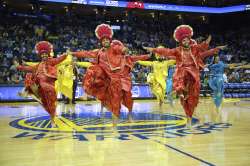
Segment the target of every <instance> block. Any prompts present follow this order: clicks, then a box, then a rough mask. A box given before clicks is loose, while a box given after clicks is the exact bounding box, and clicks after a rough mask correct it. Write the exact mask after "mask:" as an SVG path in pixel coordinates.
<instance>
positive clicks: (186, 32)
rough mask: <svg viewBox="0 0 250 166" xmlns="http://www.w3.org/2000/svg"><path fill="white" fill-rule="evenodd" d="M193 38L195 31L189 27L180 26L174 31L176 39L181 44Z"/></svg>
mask: <svg viewBox="0 0 250 166" xmlns="http://www.w3.org/2000/svg"><path fill="white" fill-rule="evenodd" d="M192 36H193V29H192V27H190V26H189V25H180V26H178V27H177V28H176V29H175V31H174V39H175V40H176V41H177V42H181V41H182V40H183V39H184V38H186V37H188V38H191V37H192Z"/></svg>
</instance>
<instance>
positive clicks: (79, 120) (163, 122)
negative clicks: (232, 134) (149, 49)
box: [10, 112, 231, 141]
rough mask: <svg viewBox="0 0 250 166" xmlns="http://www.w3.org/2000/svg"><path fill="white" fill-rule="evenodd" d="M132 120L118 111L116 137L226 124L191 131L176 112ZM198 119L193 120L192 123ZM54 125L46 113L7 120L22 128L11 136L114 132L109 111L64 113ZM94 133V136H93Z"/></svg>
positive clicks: (178, 133)
mask: <svg viewBox="0 0 250 166" xmlns="http://www.w3.org/2000/svg"><path fill="white" fill-rule="evenodd" d="M133 118H134V119H133V121H132V122H128V120H127V118H126V114H121V120H120V121H119V124H118V126H117V130H118V133H117V135H116V136H115V137H116V138H117V139H119V140H131V139H133V138H135V137H136V139H150V138H151V137H165V138H176V137H183V136H187V135H190V134H208V133H211V132H213V131H221V130H222V129H224V128H228V127H230V126H231V124H228V123H217V124H212V123H206V124H203V125H198V126H196V127H195V128H194V130H188V129H186V128H184V127H185V124H186V118H185V117H183V116H182V115H175V114H169V113H166V114H156V113H135V114H134V116H133ZM197 122H198V120H197V119H194V120H193V123H197ZM56 124H57V128H52V127H51V122H50V119H49V116H39V117H29V118H22V119H17V120H14V121H12V122H10V126H12V127H15V128H18V129H22V130H24V132H23V133H20V134H18V135H16V136H14V138H22V137H31V138H32V139H35V140H37V139H42V138H47V139H50V138H52V139H55V137H58V136H59V138H60V139H63V138H66V137H67V138H69V137H71V138H73V139H78V140H79V141H90V140H91V139H93V138H94V139H95V140H98V141H100V140H104V139H106V138H110V137H112V135H113V130H112V129H113V128H112V119H111V113H110V112H105V114H100V115H98V116H97V115H96V114H94V113H91V112H85V113H81V114H70V113H66V114H63V115H61V116H60V117H58V118H56ZM93 136H94V137H93Z"/></svg>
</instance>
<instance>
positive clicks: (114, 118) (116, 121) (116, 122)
mask: <svg viewBox="0 0 250 166" xmlns="http://www.w3.org/2000/svg"><path fill="white" fill-rule="evenodd" d="M112 121H113V127H114V128H116V127H117V124H118V121H119V118H118V117H117V116H116V115H114V114H112Z"/></svg>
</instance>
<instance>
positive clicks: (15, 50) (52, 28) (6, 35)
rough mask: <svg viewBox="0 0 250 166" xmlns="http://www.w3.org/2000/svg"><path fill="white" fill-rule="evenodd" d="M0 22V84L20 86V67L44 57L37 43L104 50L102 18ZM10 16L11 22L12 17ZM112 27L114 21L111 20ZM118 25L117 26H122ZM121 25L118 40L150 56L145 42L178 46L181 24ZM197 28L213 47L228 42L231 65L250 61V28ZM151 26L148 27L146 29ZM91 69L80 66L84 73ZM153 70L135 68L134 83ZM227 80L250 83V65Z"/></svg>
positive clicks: (225, 54) (225, 56)
mask: <svg viewBox="0 0 250 166" xmlns="http://www.w3.org/2000/svg"><path fill="white" fill-rule="evenodd" d="M4 18H5V19H1V21H0V84H19V83H22V82H23V80H24V73H21V72H18V71H17V70H16V66H17V65H18V64H19V63H20V62H22V61H32V62H33V61H39V57H38V56H37V55H36V53H35V50H34V46H35V44H36V42H38V41H41V40H48V41H50V42H51V43H52V44H53V45H54V52H55V55H59V54H62V53H63V52H65V51H66V49H68V48H70V49H71V50H72V51H76V50H91V49H95V48H99V43H98V40H97V38H96V37H95V34H94V30H95V27H96V25H98V24H100V23H103V22H104V21H103V20H102V19H100V20H98V19H97V20H95V21H93V20H92V21H91V20H90V19H91V18H89V20H88V18H77V17H74V18H72V17H68V18H67V17H60V16H54V17H53V18H52V19H50V20H46V19H39V18H29V17H18V16H13V15H10V14H8V15H5V16H4ZM6 20H7V21H6ZM111 25H112V23H111ZM116 25H117V24H116ZM118 25H119V26H120V29H118V30H114V31H115V32H114V38H115V39H119V40H121V41H122V42H123V43H125V44H126V46H127V47H128V48H129V50H130V51H129V53H130V54H131V55H133V54H145V53H146V52H145V51H144V50H143V49H142V46H151V47H157V46H158V45H163V46H165V47H169V48H173V47H176V45H177V43H176V42H175V41H174V39H173V38H172V33H173V30H174V28H175V27H176V26H177V25H178V23H176V24H167V23H165V22H159V23H158V24H157V25H156V24H154V23H153V22H152V20H145V21H140V23H138V21H136V20H134V21H133V20H130V21H128V22H120V23H119V24H118ZM192 26H194V31H195V36H194V38H199V40H205V39H206V38H207V36H208V34H211V35H212V42H211V47H214V46H216V45H224V44H227V45H228V49H227V50H225V51H223V52H221V53H220V54H221V59H223V61H224V62H225V63H241V62H245V63H248V62H250V34H249V33H248V30H249V27H244V26H242V27H239V28H238V29H237V31H235V30H230V29H229V30H226V31H223V32H222V31H218V30H214V29H215V28H216V27H214V25H208V26H211V27H207V26H206V28H204V29H203V27H202V26H199V25H195V24H194V25H192ZM145 27H146V28H145ZM80 60H81V61H88V60H89V59H80ZM85 70H86V69H82V68H79V71H80V77H81V76H82V75H83V74H84V72H85ZM150 70H151V69H150V68H148V67H143V66H140V65H136V66H135V68H134V70H133V72H132V79H133V82H134V83H145V82H146V77H147V74H148V73H149V72H150ZM225 75H226V76H227V79H226V80H225V81H227V82H250V69H235V70H229V69H227V70H226V71H225Z"/></svg>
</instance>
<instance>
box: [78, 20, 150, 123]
mask: <svg viewBox="0 0 250 166" xmlns="http://www.w3.org/2000/svg"><path fill="white" fill-rule="evenodd" d="M95 32H96V36H97V38H98V39H99V40H100V42H101V45H102V48H101V49H98V50H94V51H79V52H73V55H74V56H76V57H78V58H82V57H89V58H95V59H96V61H97V64H96V65H93V66H91V67H89V68H88V70H87V73H86V74H85V77H84V82H83V86H84V89H85V91H86V93H87V94H89V95H91V96H95V97H96V98H97V99H98V100H100V101H101V103H102V105H104V106H105V107H106V108H107V109H108V110H110V111H111V112H112V113H113V114H112V116H113V125H114V126H116V124H117V121H118V117H119V115H120V109H121V104H122V103H123V104H124V105H125V106H126V107H127V108H128V109H129V112H131V111H132V105H133V101H132V97H131V96H132V94H131V87H132V86H131V79H130V76H129V73H130V71H131V68H132V66H133V65H132V64H133V63H134V62H135V61H136V60H137V59H138V60H145V59H147V58H149V56H148V55H145V56H136V57H134V58H132V57H129V56H125V54H124V51H125V50H126V48H125V47H124V45H123V44H122V43H121V42H120V41H113V42H112V36H113V31H112V29H111V27H110V26H109V25H107V24H101V25H98V26H97V28H96V30H95ZM129 115H130V116H131V114H129Z"/></svg>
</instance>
